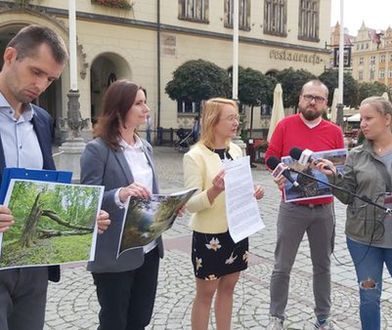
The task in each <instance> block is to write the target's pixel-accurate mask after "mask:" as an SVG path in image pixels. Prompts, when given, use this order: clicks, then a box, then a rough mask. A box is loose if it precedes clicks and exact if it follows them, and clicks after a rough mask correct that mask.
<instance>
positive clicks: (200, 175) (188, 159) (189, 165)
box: [183, 154, 212, 213]
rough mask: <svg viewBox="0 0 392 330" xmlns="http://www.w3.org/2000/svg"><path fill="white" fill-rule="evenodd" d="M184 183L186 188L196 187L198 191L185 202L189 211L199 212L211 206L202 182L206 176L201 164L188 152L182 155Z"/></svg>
mask: <svg viewBox="0 0 392 330" xmlns="http://www.w3.org/2000/svg"><path fill="white" fill-rule="evenodd" d="M183 165H184V184H185V187H186V188H197V189H198V191H197V192H196V193H195V194H194V195H193V196H192V197H191V198H190V199H189V201H188V203H187V204H186V207H187V209H188V210H189V211H190V212H191V213H195V212H200V211H202V210H205V209H208V208H211V207H212V204H211V203H210V201H209V199H208V196H207V188H206V187H205V184H204V182H203V181H204V178H205V176H206V173H205V170H204V169H203V166H202V164H198V162H196V160H195V159H194V158H193V157H192V156H191V155H189V154H185V155H184V160H183Z"/></svg>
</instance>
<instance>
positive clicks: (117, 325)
mask: <svg viewBox="0 0 392 330" xmlns="http://www.w3.org/2000/svg"><path fill="white" fill-rule="evenodd" d="M144 257H145V259H144V263H143V265H142V266H141V267H139V268H137V269H134V270H131V271H128V272H120V273H93V278H94V284H95V285H96V287H97V296H98V301H99V304H100V306H101V310H100V312H99V327H98V330H113V329H116V330H139V329H144V327H146V326H147V325H148V324H149V323H150V320H151V315H152V311H153V307H154V301H155V293H156V289H157V281H158V268H159V255H158V248H157V247H156V248H155V249H153V250H152V251H151V252H149V253H147V254H146V255H145V256H144Z"/></svg>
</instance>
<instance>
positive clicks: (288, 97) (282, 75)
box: [276, 68, 316, 109]
mask: <svg viewBox="0 0 392 330" xmlns="http://www.w3.org/2000/svg"><path fill="white" fill-rule="evenodd" d="M276 79H277V80H278V82H279V83H281V85H282V89H283V104H284V106H285V108H288V107H293V108H295V109H296V108H297V106H298V99H299V95H300V94H301V89H302V86H303V85H304V84H305V83H306V82H308V81H309V80H312V79H316V76H315V75H314V74H313V73H311V72H309V71H306V70H303V69H301V70H294V69H293V68H289V69H284V70H282V71H279V72H277V73H276Z"/></svg>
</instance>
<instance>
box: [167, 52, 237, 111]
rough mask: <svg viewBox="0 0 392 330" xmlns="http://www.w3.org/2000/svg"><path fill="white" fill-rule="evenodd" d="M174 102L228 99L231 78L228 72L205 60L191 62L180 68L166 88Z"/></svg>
mask: <svg viewBox="0 0 392 330" xmlns="http://www.w3.org/2000/svg"><path fill="white" fill-rule="evenodd" d="M165 91H166V93H167V94H168V95H169V97H170V98H171V99H172V100H178V101H181V100H183V101H191V102H196V103H200V102H201V101H202V100H207V99H209V98H211V97H228V96H229V94H230V78H229V75H228V73H227V71H226V70H224V69H222V68H220V67H219V66H217V65H216V64H214V63H211V62H208V61H204V60H201V59H199V60H191V61H188V62H185V63H184V64H182V65H181V66H179V67H178V68H177V69H176V70H175V71H174V73H173V79H172V80H171V81H169V82H168V83H167V85H166V88H165Z"/></svg>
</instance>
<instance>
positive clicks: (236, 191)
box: [223, 156, 265, 243]
mask: <svg viewBox="0 0 392 330" xmlns="http://www.w3.org/2000/svg"><path fill="white" fill-rule="evenodd" d="M223 168H224V170H225V194H226V216H227V221H228V225H229V232H230V236H231V238H232V239H233V241H234V242H235V243H237V242H239V241H241V240H242V239H244V238H246V237H248V236H250V235H252V234H254V233H255V232H257V231H259V230H260V229H263V228H264V227H265V225H264V222H263V220H262V219H261V216H260V212H259V207H258V206H257V201H256V198H255V197H254V196H253V192H254V187H253V178H252V173H251V170H250V160H249V156H246V157H241V158H238V159H235V160H232V161H227V162H224V163H223Z"/></svg>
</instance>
